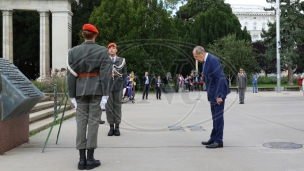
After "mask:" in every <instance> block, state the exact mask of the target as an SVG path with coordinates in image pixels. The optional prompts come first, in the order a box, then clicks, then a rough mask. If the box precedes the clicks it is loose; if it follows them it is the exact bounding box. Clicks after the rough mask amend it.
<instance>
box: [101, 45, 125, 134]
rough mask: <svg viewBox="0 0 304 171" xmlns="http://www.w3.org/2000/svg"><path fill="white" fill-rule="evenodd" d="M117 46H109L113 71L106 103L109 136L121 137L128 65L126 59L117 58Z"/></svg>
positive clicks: (109, 58) (110, 73)
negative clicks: (122, 107)
mask: <svg viewBox="0 0 304 171" xmlns="http://www.w3.org/2000/svg"><path fill="white" fill-rule="evenodd" d="M117 51H118V49H117V45H116V44H115V43H110V44H109V45H108V53H109V56H108V60H109V63H110V64H111V70H110V72H109V73H107V74H108V75H110V76H111V79H110V82H109V98H108V100H107V103H106V114H107V121H108V123H109V124H110V130H109V132H108V136H113V135H115V136H120V130H119V124H120V123H121V113H122V112H121V104H122V91H123V89H124V88H126V79H127V65H126V60H125V58H122V57H119V56H117Z"/></svg>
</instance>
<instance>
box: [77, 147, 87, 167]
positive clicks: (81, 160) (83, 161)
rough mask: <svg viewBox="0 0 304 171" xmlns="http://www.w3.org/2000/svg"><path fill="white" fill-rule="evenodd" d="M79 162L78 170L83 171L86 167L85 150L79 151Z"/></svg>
mask: <svg viewBox="0 0 304 171" xmlns="http://www.w3.org/2000/svg"><path fill="white" fill-rule="evenodd" d="M79 156H80V158H79V162H78V170H83V169H84V168H85V165H86V156H85V149H80V150H79Z"/></svg>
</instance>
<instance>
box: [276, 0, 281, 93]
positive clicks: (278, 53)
mask: <svg viewBox="0 0 304 171" xmlns="http://www.w3.org/2000/svg"><path fill="white" fill-rule="evenodd" d="M280 14H281V12H280V0H276V31H277V92H278V93H280V92H281V58H280V49H281V40H280Z"/></svg>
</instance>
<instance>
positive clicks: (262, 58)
mask: <svg viewBox="0 0 304 171" xmlns="http://www.w3.org/2000/svg"><path fill="white" fill-rule="evenodd" d="M252 46H253V49H254V51H255V53H256V56H255V59H256V61H257V63H258V65H259V67H260V68H261V69H262V70H263V71H264V72H265V74H266V75H267V73H274V72H276V59H275V58H272V57H269V56H270V55H266V50H267V47H266V46H265V45H264V44H263V42H262V41H256V42H253V43H252Z"/></svg>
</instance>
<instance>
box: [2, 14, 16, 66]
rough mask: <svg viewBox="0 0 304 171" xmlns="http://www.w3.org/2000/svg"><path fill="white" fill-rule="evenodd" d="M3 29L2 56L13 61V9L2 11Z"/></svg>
mask: <svg viewBox="0 0 304 171" xmlns="http://www.w3.org/2000/svg"><path fill="white" fill-rule="evenodd" d="M2 16H3V18H2V20H3V24H2V27H3V28H2V30H3V56H2V57H3V58H5V59H8V60H9V61H10V62H11V63H13V62H14V58H13V57H14V54H13V10H3V11H2Z"/></svg>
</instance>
